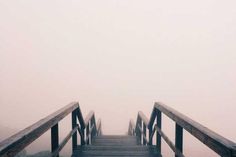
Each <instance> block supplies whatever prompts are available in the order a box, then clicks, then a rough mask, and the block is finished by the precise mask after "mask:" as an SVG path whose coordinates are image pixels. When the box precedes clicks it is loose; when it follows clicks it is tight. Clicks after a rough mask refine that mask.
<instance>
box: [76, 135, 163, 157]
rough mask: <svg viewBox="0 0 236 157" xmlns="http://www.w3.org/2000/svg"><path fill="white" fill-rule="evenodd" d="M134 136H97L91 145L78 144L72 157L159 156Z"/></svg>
mask: <svg viewBox="0 0 236 157" xmlns="http://www.w3.org/2000/svg"><path fill="white" fill-rule="evenodd" d="M136 140H137V139H136V137H135V136H121V135H119V136H116V135H109V136H97V137H95V138H94V142H93V143H92V145H86V146H79V147H78V149H77V151H75V152H74V154H73V155H72V157H104V156H105V157H114V156H117V157H160V154H159V152H158V151H157V150H156V148H155V147H153V146H140V145H137V143H136V142H135V141H136Z"/></svg>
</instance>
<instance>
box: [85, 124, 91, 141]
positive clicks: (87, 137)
mask: <svg viewBox="0 0 236 157" xmlns="http://www.w3.org/2000/svg"><path fill="white" fill-rule="evenodd" d="M89 124H90V122H89V123H88V125H87V127H86V140H87V141H85V142H86V144H89Z"/></svg>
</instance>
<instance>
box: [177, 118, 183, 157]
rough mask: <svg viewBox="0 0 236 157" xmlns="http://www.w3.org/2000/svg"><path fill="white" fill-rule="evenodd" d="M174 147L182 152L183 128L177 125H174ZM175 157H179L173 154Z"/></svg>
mask: <svg viewBox="0 0 236 157" xmlns="http://www.w3.org/2000/svg"><path fill="white" fill-rule="evenodd" d="M175 147H176V149H178V150H179V151H180V152H181V153H182V152H183V128H182V127H181V126H179V125H178V124H177V123H176V124H175ZM175 157H179V156H178V154H175Z"/></svg>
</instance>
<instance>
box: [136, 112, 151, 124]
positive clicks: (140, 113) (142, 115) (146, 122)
mask: <svg viewBox="0 0 236 157" xmlns="http://www.w3.org/2000/svg"><path fill="white" fill-rule="evenodd" d="M138 116H139V117H140V118H141V120H142V121H143V122H144V124H145V125H146V126H148V123H149V120H148V118H147V117H146V116H145V114H143V112H142V111H139V112H138Z"/></svg>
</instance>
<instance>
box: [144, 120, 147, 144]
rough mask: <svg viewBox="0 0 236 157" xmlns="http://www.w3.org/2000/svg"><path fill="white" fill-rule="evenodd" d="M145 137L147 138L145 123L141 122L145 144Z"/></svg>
mask: <svg viewBox="0 0 236 157" xmlns="http://www.w3.org/2000/svg"><path fill="white" fill-rule="evenodd" d="M145 137H146V138H147V133H146V125H145V124H144V122H143V145H146V144H147V141H146V139H145Z"/></svg>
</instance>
